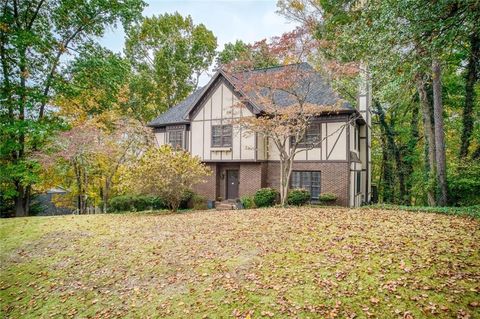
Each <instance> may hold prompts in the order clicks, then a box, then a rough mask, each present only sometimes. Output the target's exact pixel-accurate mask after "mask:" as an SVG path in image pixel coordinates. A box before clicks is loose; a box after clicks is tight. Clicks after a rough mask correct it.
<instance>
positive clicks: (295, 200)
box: [287, 188, 311, 206]
mask: <svg viewBox="0 0 480 319" xmlns="http://www.w3.org/2000/svg"><path fill="white" fill-rule="evenodd" d="M310 198H311V196H310V192H309V191H308V190H306V189H303V188H298V189H292V190H290V191H289V192H288V197H287V203H288V205H294V206H302V205H305V204H306V203H308V202H310Z"/></svg>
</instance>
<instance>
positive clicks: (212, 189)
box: [193, 163, 217, 200]
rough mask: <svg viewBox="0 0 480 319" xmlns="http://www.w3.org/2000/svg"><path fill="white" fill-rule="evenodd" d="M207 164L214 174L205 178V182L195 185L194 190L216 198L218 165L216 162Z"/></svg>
mask: <svg viewBox="0 0 480 319" xmlns="http://www.w3.org/2000/svg"><path fill="white" fill-rule="evenodd" d="M206 165H207V166H208V167H209V168H210V169H211V170H212V174H211V175H210V176H207V177H206V178H205V183H200V184H197V185H195V186H194V187H193V191H194V192H195V193H197V194H199V195H202V196H205V197H207V198H208V199H212V200H214V199H216V189H217V165H216V164H215V163H207V164H206Z"/></svg>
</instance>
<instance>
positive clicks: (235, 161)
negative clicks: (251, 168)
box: [202, 159, 348, 164]
mask: <svg viewBox="0 0 480 319" xmlns="http://www.w3.org/2000/svg"><path fill="white" fill-rule="evenodd" d="M202 162H204V163H243V162H248V163H280V161H279V160H254V159H233V160H231V159H228V160H202ZM294 163H313V164H328V163H332V164H334V163H337V164H338V163H344V164H347V163H348V161H347V160H308V161H306V160H295V161H294Z"/></svg>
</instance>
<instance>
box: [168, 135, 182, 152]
mask: <svg viewBox="0 0 480 319" xmlns="http://www.w3.org/2000/svg"><path fill="white" fill-rule="evenodd" d="M168 144H170V145H172V147H173V148H183V131H170V132H169V133H168Z"/></svg>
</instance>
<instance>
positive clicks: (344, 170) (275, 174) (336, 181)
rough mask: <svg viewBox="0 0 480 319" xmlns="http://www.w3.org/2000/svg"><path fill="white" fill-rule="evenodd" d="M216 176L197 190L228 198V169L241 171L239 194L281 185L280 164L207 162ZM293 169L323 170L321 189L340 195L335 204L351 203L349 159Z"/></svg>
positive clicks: (208, 194)
mask: <svg viewBox="0 0 480 319" xmlns="http://www.w3.org/2000/svg"><path fill="white" fill-rule="evenodd" d="M206 165H207V166H208V167H210V169H211V170H212V175H211V176H208V177H207V178H206V182H205V183H203V184H198V185H196V186H195V187H194V191H195V192H196V193H198V194H200V195H203V196H206V197H207V198H208V199H211V200H216V199H217V198H218V197H222V198H225V197H226V196H225V192H226V185H225V182H226V177H225V176H226V170H227V169H238V170H239V196H240V197H241V196H244V195H253V194H255V192H256V191H257V190H258V189H260V188H262V187H273V188H277V189H278V188H279V185H280V163H279V162H261V163H234V162H232V163H221V162H218V163H206ZM293 170H304V171H320V172H321V175H320V192H321V193H327V192H328V193H334V194H336V195H337V196H338V199H337V201H336V203H335V204H337V205H342V206H348V185H349V180H348V174H349V167H348V163H347V162H346V161H345V162H331V163H326V162H313V161H311V162H295V163H294V164H293Z"/></svg>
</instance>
